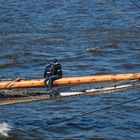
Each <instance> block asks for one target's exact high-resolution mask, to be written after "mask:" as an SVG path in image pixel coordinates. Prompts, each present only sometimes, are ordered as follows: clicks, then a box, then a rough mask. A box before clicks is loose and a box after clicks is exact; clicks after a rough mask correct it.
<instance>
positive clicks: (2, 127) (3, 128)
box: [0, 122, 11, 137]
mask: <svg viewBox="0 0 140 140" xmlns="http://www.w3.org/2000/svg"><path fill="white" fill-rule="evenodd" d="M10 130H11V128H10V126H9V125H8V124H7V123H6V122H2V123H0V135H3V136H6V137H8V132H9V131H10Z"/></svg>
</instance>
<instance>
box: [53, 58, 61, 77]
mask: <svg viewBox="0 0 140 140" xmlns="http://www.w3.org/2000/svg"><path fill="white" fill-rule="evenodd" d="M53 75H58V76H60V77H62V67H61V64H60V63H58V61H57V59H55V60H54V63H53Z"/></svg>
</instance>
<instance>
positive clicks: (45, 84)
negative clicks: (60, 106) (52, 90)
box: [44, 77, 49, 87]
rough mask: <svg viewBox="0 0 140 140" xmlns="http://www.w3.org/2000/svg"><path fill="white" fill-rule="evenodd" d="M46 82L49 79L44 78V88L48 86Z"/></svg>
mask: <svg viewBox="0 0 140 140" xmlns="http://www.w3.org/2000/svg"><path fill="white" fill-rule="evenodd" d="M48 80H49V77H46V78H45V80H44V86H45V87H47V86H48V85H47V81H48Z"/></svg>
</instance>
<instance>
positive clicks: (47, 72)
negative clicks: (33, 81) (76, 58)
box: [44, 64, 53, 78]
mask: <svg viewBox="0 0 140 140" xmlns="http://www.w3.org/2000/svg"><path fill="white" fill-rule="evenodd" d="M51 75H53V67H52V65H51V64H47V65H46V67H45V71H44V78H46V77H49V76H51Z"/></svg>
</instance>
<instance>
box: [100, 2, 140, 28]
mask: <svg viewBox="0 0 140 140" xmlns="http://www.w3.org/2000/svg"><path fill="white" fill-rule="evenodd" d="M99 1H100V2H101V3H103V4H104V5H106V6H107V7H109V8H110V9H112V10H113V11H114V12H116V13H118V14H119V15H121V16H122V17H123V18H125V19H126V20H127V21H129V22H130V23H132V24H133V25H134V26H135V27H137V28H140V23H139V22H137V21H136V20H134V19H133V18H131V17H129V16H128V15H126V14H125V13H124V12H122V11H121V10H120V9H118V8H116V7H114V6H113V5H111V4H110V3H108V2H107V1H105V0H99Z"/></svg>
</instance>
